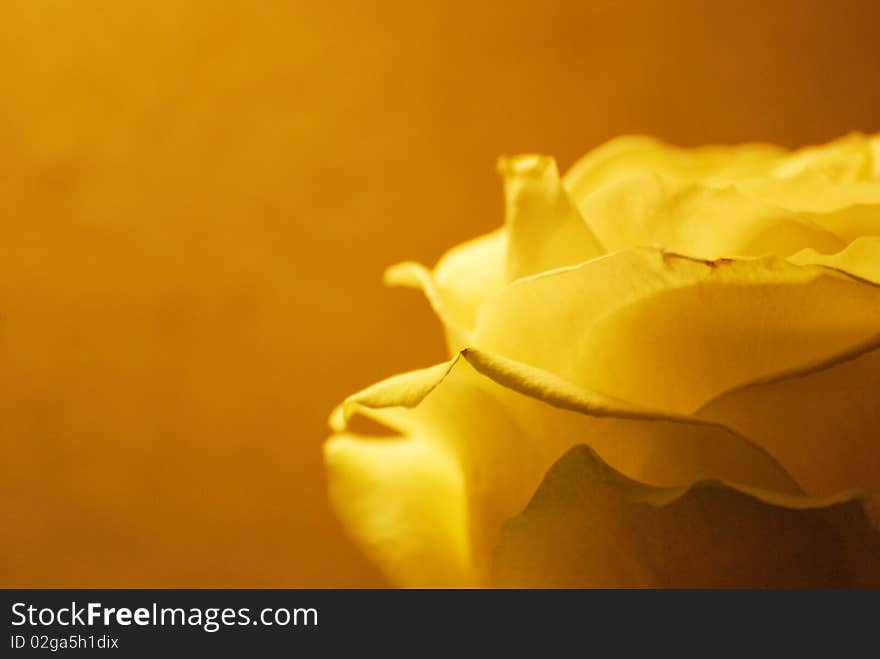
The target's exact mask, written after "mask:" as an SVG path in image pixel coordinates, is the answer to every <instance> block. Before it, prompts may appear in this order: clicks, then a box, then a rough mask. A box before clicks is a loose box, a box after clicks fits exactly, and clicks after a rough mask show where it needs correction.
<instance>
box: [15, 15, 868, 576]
mask: <svg viewBox="0 0 880 659" xmlns="http://www.w3.org/2000/svg"><path fill="white" fill-rule="evenodd" d="M307 4H308V5H311V6H305V5H307ZM376 5H379V6H376ZM618 5H622V6H618ZM877 25H880V3H877V2H874V1H873V0H864V1H863V2H856V3H847V2H833V3H832V2H826V1H824V0H809V1H807V0H802V1H799V2H783V3H774V2H767V1H766V0H754V1H749V2H725V3H707V2H704V1H703V0H699V1H698V0H689V1H683V2H675V1H673V2H668V1H667V2H636V3H626V4H625V5H624V3H610V2H595V1H593V2H590V1H586V0H584V1H576V0H572V1H565V2H551V3H541V2H535V1H534V0H513V1H511V0H508V1H506V2H500V1H499V2H496V1H489V2H476V3H475V2H437V1H435V2H427V3H420V2H411V1H407V2H402V1H401V2H398V1H394V2H382V3H365V2H359V1H354V0H346V1H344V2H311V3H306V2H302V1H300V2H280V1H271V0H261V1H255V0H247V1H233V0H227V1H225V2H208V1H207V0H204V1H199V2H180V1H178V0H175V1H171V0H149V1H143V0H137V1H135V0H129V1H127V2H118V1H116V0H105V1H94V0H51V1H50V0H5V1H4V2H3V3H2V4H0V447H2V451H3V458H4V459H3V467H2V469H3V473H2V474H0V476H2V478H0V501H2V503H0V505H2V514H3V520H2V523H3V538H4V539H3V542H2V543H0V585H3V586H13V585H17V586H50V585H52V586H148V585H153V586H246V585H250V586H268V585H275V586H311V585H345V586H363V585H376V584H380V583H381V578H380V576H379V575H378V574H377V573H376V571H375V570H374V569H373V568H371V567H370V566H369V565H367V564H366V563H365V562H364V561H363V559H361V558H360V557H359V555H358V553H357V551H356V549H355V548H354V547H353V546H351V545H350V544H349V543H348V541H347V540H346V539H345V537H344V535H343V533H342V530H341V529H340V527H339V526H338V524H337V522H336V521H335V520H334V518H333V517H332V515H331V513H330V510H329V508H328V504H327V501H326V497H325V493H324V487H325V485H324V480H323V474H322V469H321V461H320V450H319V449H320V444H321V442H322V441H323V439H324V438H325V436H326V432H327V431H326V429H325V423H326V416H327V413H328V412H329V410H330V409H331V407H332V406H333V405H334V404H335V403H336V402H338V401H339V400H341V399H342V397H343V396H345V395H346V394H348V393H351V392H352V391H354V390H356V389H358V388H360V387H361V386H363V385H366V384H368V383H370V382H372V381H374V380H376V379H378V378H380V377H382V376H385V375H389V374H391V373H392V372H395V371H400V370H406V369H409V368H413V367H417V366H423V365H427V364H429V363H432V362H435V361H437V360H439V359H440V358H441V356H442V347H441V336H440V331H439V329H438V327H437V326H436V324H435V323H434V321H433V319H432V318H431V314H430V313H429V311H428V310H427V307H426V305H425V304H424V303H423V302H422V301H421V300H420V299H419V297H418V295H417V294H415V293H411V292H399V291H386V290H384V289H383V288H382V286H381V282H380V275H381V272H382V269H383V268H384V266H386V265H387V264H390V263H392V262H394V261H397V260H401V259H410V258H412V259H420V260H423V261H425V262H431V263H433V262H434V260H435V259H436V258H437V257H438V256H439V255H440V254H441V253H442V251H444V249H445V248H446V247H448V246H451V245H452V244H454V243H456V242H458V241H460V240H462V239H465V238H468V237H471V236H474V235H476V234H478V233H480V232H483V231H486V230H488V229H490V228H492V227H494V226H496V225H497V224H498V223H499V222H500V221H501V197H500V186H499V182H498V180H497V179H496V174H495V169H494V167H495V159H496V157H497V156H498V155H500V154H502V153H514V152H519V151H542V152H547V153H551V154H555V155H556V156H557V157H558V159H559V162H560V165H561V166H562V167H566V166H568V165H569V164H571V162H572V161H573V160H574V159H575V157H576V156H578V155H579V154H580V153H582V152H583V151H585V150H587V149H589V148H591V147H593V146H595V145H596V144H598V143H600V142H602V141H604V140H606V139H608V138H610V137H613V136H615V135H617V134H620V133H625V132H647V133H652V134H656V135H659V136H660V137H663V138H666V139H668V140H672V141H674V142H678V143H681V144H686V145H692V144H699V143H704V142H728V141H740V140H746V139H766V140H772V141H777V142H781V143H783V144H785V145H789V146H794V145H798V144H802V143H808V142H817V141H824V140H826V139H828V138H831V137H834V136H837V135H838V134H841V133H843V132H846V131H848V130H851V129H861V130H878V129H880V79H878V75H880V74H878V72H880V41H878V39H877V33H876V26H877Z"/></svg>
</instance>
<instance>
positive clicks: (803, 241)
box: [580, 174, 844, 259]
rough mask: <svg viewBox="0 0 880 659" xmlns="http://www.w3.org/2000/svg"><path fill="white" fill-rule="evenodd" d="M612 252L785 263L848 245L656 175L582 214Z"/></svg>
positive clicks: (723, 193)
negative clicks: (652, 250) (651, 249)
mask: <svg viewBox="0 0 880 659" xmlns="http://www.w3.org/2000/svg"><path fill="white" fill-rule="evenodd" d="M580 210H581V213H583V216H584V218H586V220H587V223H588V224H589V226H590V228H591V229H592V230H593V232H594V233H595V234H596V236H597V237H598V238H599V240H600V241H601V242H602V244H603V245H604V246H605V247H606V248H607V249H608V250H609V251H615V250H622V249H628V248H630V247H635V246H639V245H652V246H657V247H660V248H663V249H667V250H671V251H674V252H679V253H682V254H687V255H690V256H694V257H697V258H707V259H715V258H719V257H728V256H762V255H766V254H775V255H779V256H787V255H789V254H792V253H794V252H796V251H798V250H800V249H802V248H804V247H813V248H815V249H817V250H819V251H821V252H836V251H838V250H839V249H841V248H843V246H844V243H843V241H842V240H841V239H840V238H839V237H837V236H836V235H835V234H834V233H832V232H831V231H829V230H828V229H826V228H823V227H821V226H819V225H818V224H815V223H814V222H812V221H811V220H810V219H808V218H807V217H805V216H799V215H798V214H796V213H794V212H792V211H789V210H786V209H784V208H781V207H778V206H774V205H772V204H769V203H767V202H765V201H762V200H760V199H757V198H753V197H750V196H747V195H745V194H743V193H742V192H740V191H739V190H738V189H737V188H736V187H735V186H733V185H726V186H720V187H719V186H707V185H703V184H700V183H693V182H690V181H686V180H682V179H674V178H668V177H661V176H658V175H656V174H642V175H636V176H631V177H628V178H625V179H622V180H619V181H617V182H615V183H612V184H610V185H607V186H605V187H603V188H602V189H601V190H597V191H596V192H594V193H593V194H591V195H590V196H589V197H587V198H586V199H584V201H583V202H582V203H581V206H580Z"/></svg>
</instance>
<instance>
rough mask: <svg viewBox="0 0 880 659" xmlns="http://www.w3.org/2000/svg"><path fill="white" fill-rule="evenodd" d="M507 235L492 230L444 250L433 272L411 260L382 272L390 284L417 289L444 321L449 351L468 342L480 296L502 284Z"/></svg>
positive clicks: (386, 281) (482, 296)
mask: <svg viewBox="0 0 880 659" xmlns="http://www.w3.org/2000/svg"><path fill="white" fill-rule="evenodd" d="M506 255H507V236H506V234H505V233H504V231H503V230H497V231H493V232H492V233H488V234H486V235H484V236H480V237H479V238H475V239H473V240H470V241H468V242H465V243H462V244H461V245H458V246H457V247H455V248H453V249H451V250H450V251H449V252H447V253H446V254H445V255H444V256H443V257H442V258H441V259H440V260H439V261H438V262H437V266H436V267H435V268H434V270H433V271H431V270H429V269H428V268H426V267H425V266H423V265H420V264H418V263H412V262H405V263H399V264H397V265H394V266H391V267H390V268H388V270H386V272H385V283H386V284H388V285H389V286H407V287H410V288H419V289H421V290H422V291H423V292H424V293H425V297H426V298H427V299H428V302H429V303H430V304H431V307H432V308H433V309H434V312H435V313H436V314H437V315H438V317H439V318H440V320H441V321H442V322H443V326H444V328H445V330H446V337H447V343H448V345H449V350H450V354H455V353H456V352H458V350H459V349H460V348H462V347H463V346H464V345H466V344H467V342H468V338H469V335H470V332H471V330H472V329H473V327H474V323H475V322H476V317H477V311H478V310H479V307H480V305H481V304H482V301H483V299H484V298H485V297H486V296H487V295H488V294H489V293H490V292H492V291H494V290H496V289H497V288H499V287H500V286H502V285H504V283H505V281H506V280H505V259H506Z"/></svg>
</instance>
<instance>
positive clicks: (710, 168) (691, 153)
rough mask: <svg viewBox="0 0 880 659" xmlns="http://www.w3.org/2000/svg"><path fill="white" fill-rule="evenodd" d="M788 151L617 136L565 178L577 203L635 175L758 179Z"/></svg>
mask: <svg viewBox="0 0 880 659" xmlns="http://www.w3.org/2000/svg"><path fill="white" fill-rule="evenodd" d="M786 153H787V152H786V151H785V150H784V149H782V148H780V147H778V146H773V145H770V144H743V145H739V146H705V147H700V148H697V149H683V148H679V147H676V146H672V145H670V144H665V143H663V142H661V141H660V140H657V139H654V138H652V137H645V136H640V135H635V136H628V137H619V138H617V139H614V140H611V141H610V142H607V143H605V144H603V145H602V146H600V147H598V148H596V149H593V150H592V151H590V152H589V153H588V154H587V155H585V156H584V157H583V158H581V159H580V160H579V161H577V162H576V163H575V164H574V165H573V166H572V167H571V169H569V170H568V172H566V174H565V177H564V178H563V181H564V184H565V187H566V188H568V190H569V192H570V193H571V195H572V199H574V200H575V203H576V204H578V206H580V204H581V203H582V202H583V201H584V200H585V199H587V198H588V197H589V195H591V194H592V193H593V192H595V191H596V190H598V189H600V188H601V187H603V186H605V185H608V184H611V183H615V182H617V181H619V180H621V179H625V178H629V177H631V176H633V175H641V174H659V175H665V176H672V177H676V178H680V179H685V180H691V181H728V180H733V179H738V178H748V177H755V176H762V175H765V174H767V173H769V172H770V171H772V169H773V168H774V167H775V166H777V164H778V163H779V162H780V161H781V160H782V158H783V157H784V156H785V155H786Z"/></svg>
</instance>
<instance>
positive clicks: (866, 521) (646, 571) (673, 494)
mask: <svg viewBox="0 0 880 659" xmlns="http://www.w3.org/2000/svg"><path fill="white" fill-rule="evenodd" d="M877 503H878V502H877V500H876V499H873V500H872V499H868V498H867V497H860V496H858V495H856V494H844V495H841V496H837V497H832V498H825V499H809V498H806V497H792V496H783V495H778V494H769V493H764V492H758V491H754V490H748V489H744V488H740V487H733V486H729V485H725V484H724V483H722V482H720V481H714V480H713V481H703V482H698V483H695V484H694V485H692V486H690V487H677V488H658V487H652V486H649V485H645V484H643V483H638V482H635V481H632V480H630V479H628V478H625V477H624V476H622V475H621V474H619V473H617V472H616V471H614V470H613V469H611V468H610V467H609V466H608V465H607V464H605V463H604V462H603V461H602V460H601V459H600V458H599V457H598V456H597V455H596V453H594V452H593V451H591V450H590V449H589V448H587V447H585V446H578V447H575V448H572V449H571V450H570V451H569V452H568V453H567V454H566V455H565V456H564V457H563V458H562V459H560V460H559V461H558V462H557V463H556V464H555V465H554V466H553V468H552V469H550V471H549V472H548V473H547V476H546V478H545V479H544V482H543V483H542V484H541V486H540V488H539V489H538V491H537V492H536V494H535V496H534V498H533V499H532V500H531V502H530V503H529V505H528V507H527V508H526V509H525V511H524V512H523V513H522V514H521V515H519V516H517V517H515V518H513V519H512V520H510V521H509V522H508V523H507V524H506V525H505V528H504V532H503V535H502V539H501V542H500V544H499V546H498V549H497V551H496V555H495V566H494V578H495V582H496V583H497V584H500V585H505V586H530V587H684V588H687V587H758V586H765V587H785V588H788V587H877V586H880V532H878V530H880V528H878V525H880V520H878V519H877V514H878V512H880V511H878V509H877Z"/></svg>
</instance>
